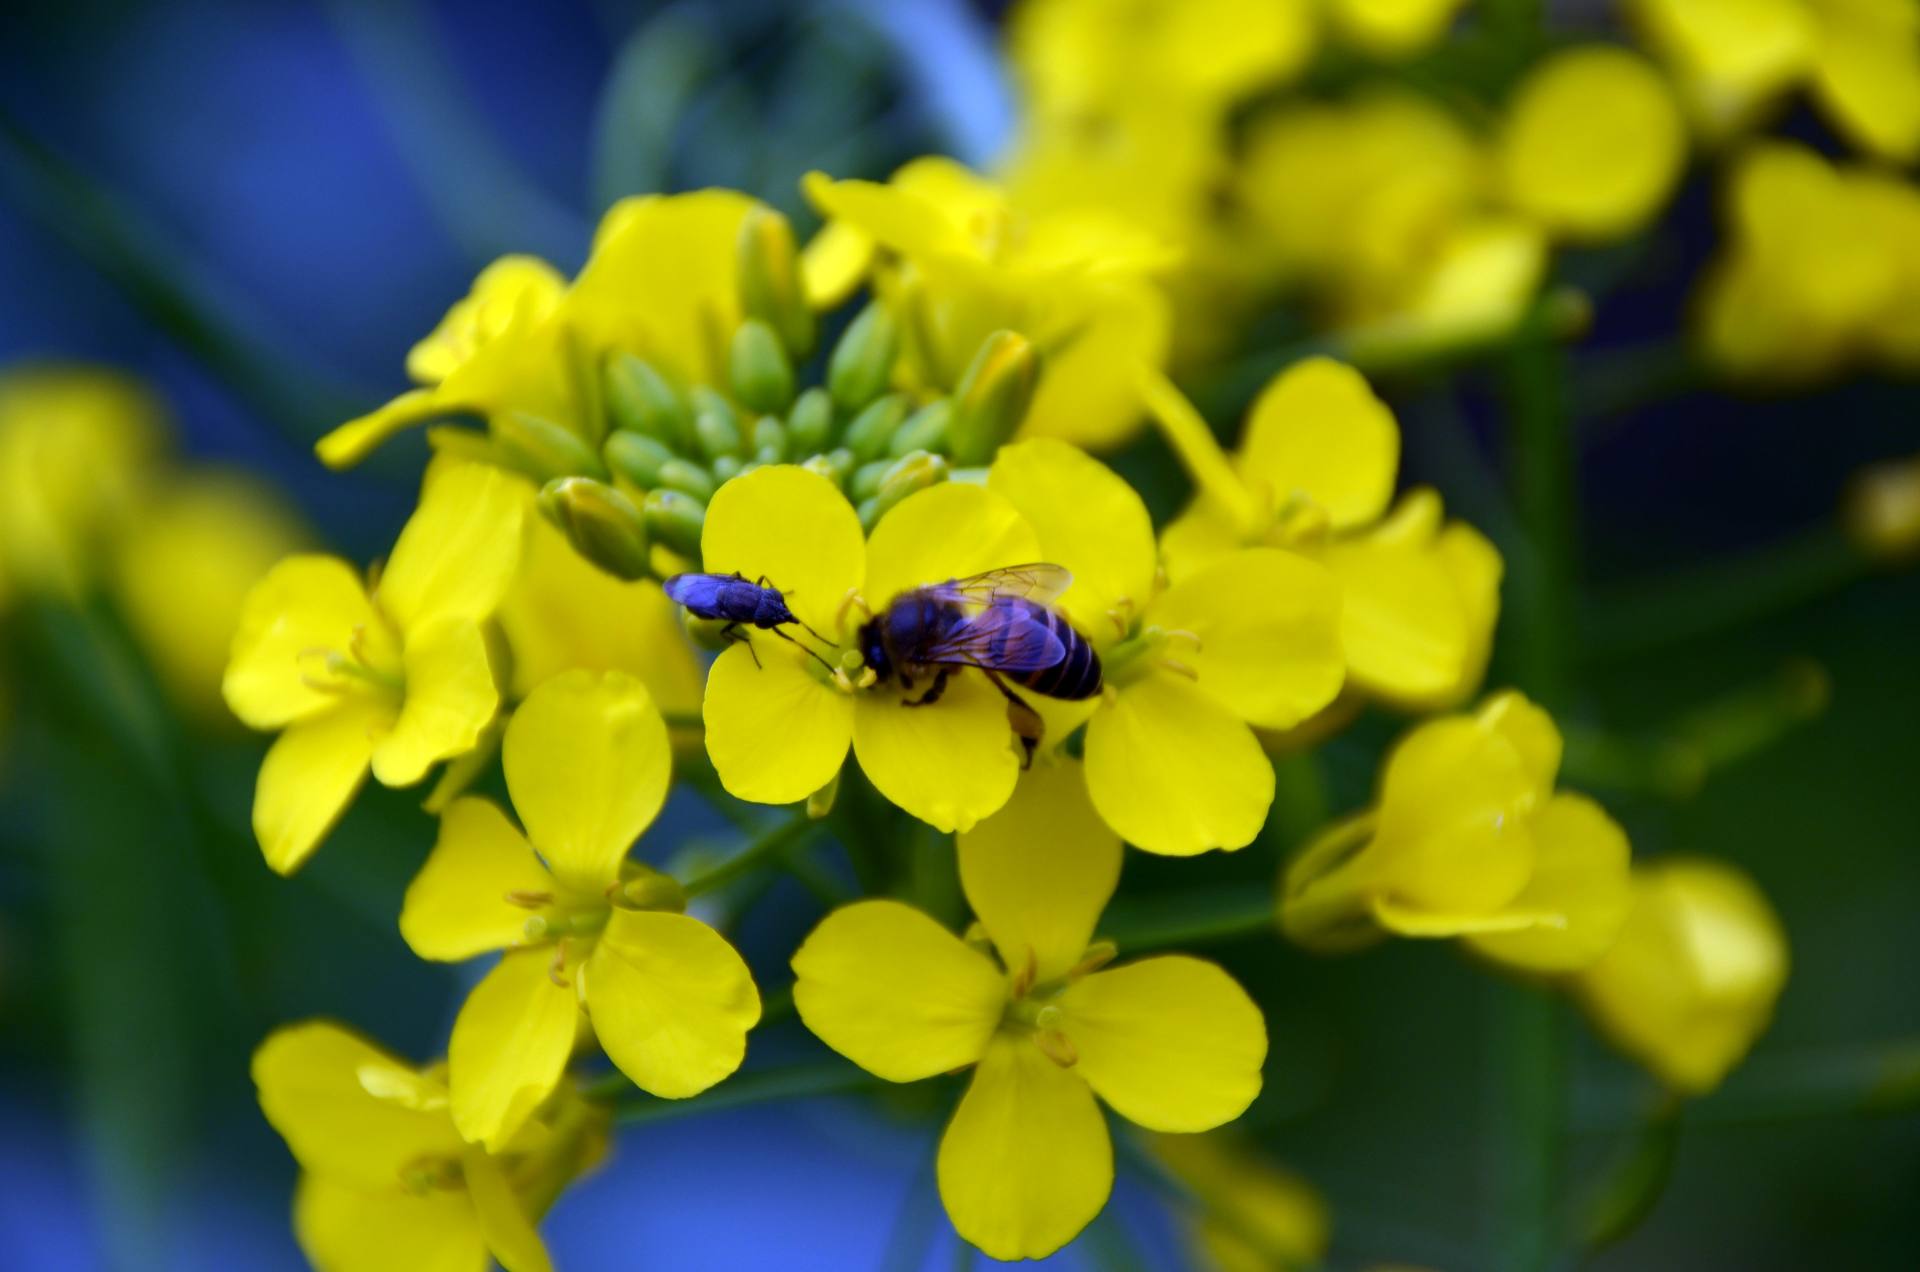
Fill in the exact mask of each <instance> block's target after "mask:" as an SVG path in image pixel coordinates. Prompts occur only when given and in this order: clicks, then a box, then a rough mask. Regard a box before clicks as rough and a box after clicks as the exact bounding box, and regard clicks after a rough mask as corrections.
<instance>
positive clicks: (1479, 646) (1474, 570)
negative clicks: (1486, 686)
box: [1417, 521, 1506, 708]
mask: <svg viewBox="0 0 1920 1272" xmlns="http://www.w3.org/2000/svg"><path fill="white" fill-rule="evenodd" d="M1439 547H1440V559H1441V560H1442V561H1443V562H1444V563H1445V564H1446V567H1447V573H1448V574H1449V575H1450V576H1452V578H1453V590H1454V592H1455V593H1456V594H1457V595H1458V596H1459V597H1460V603H1461V606H1462V610H1463V612H1464V613H1465V615H1466V620H1467V656H1466V659H1465V661H1464V662H1463V663H1462V665H1461V674H1460V679H1459V681H1457V682H1456V683H1455V684H1453V685H1450V686H1448V687H1447V689H1446V690H1445V691H1444V693H1442V694H1441V695H1439V696H1437V697H1435V698H1432V699H1429V700H1427V701H1426V702H1424V703H1420V704H1417V705H1421V706H1427V707H1431V708H1441V707H1451V706H1453V705H1455V704H1456V703H1458V702H1459V701H1461V700H1462V699H1465V698H1467V697H1470V696H1472V695H1473V694H1474V693H1475V692H1477V691H1478V690H1479V688H1480V684H1481V682H1482V681H1483V680H1484V679H1485V678H1486V674H1487V658H1488V656H1489V655H1490V654H1491V653H1492V652H1493V633H1494V629H1495V628H1496V627H1497V626H1498V625H1499V622H1500V580H1501V577H1502V576H1503V575H1504V574H1505V573H1506V562H1505V561H1503V560H1502V559H1501V557H1500V550H1499V549H1498V548H1496V547H1494V546H1493V543H1492V542H1491V541H1490V540H1489V539H1488V538H1487V537H1486V536H1485V535H1483V534H1481V533H1480V532H1479V531H1478V530H1475V529H1474V528H1473V527H1472V526H1470V525H1467V524H1466V523H1465V522H1461V521H1455V522H1452V523H1451V524H1449V525H1447V526H1446V527H1445V528H1444V529H1442V530H1441V531H1440V540H1439Z"/></svg>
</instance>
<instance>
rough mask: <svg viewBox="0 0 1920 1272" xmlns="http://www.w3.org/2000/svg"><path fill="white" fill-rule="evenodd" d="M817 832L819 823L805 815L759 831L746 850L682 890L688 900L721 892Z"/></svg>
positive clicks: (698, 876)
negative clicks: (717, 891) (763, 863)
mask: <svg viewBox="0 0 1920 1272" xmlns="http://www.w3.org/2000/svg"><path fill="white" fill-rule="evenodd" d="M819 832H820V823H818V822H816V821H811V820H809V819H808V817H807V816H806V814H804V813H800V814H797V815H795V816H794V817H791V818H789V819H788V820H786V821H784V822H782V823H780V824H779V825H778V826H775V827H773V828H772V829H771V830H766V831H762V832H761V833H760V835H759V837H758V838H756V839H754V840H753V841H752V842H751V843H749V844H748V845H747V846H746V847H745V848H742V849H741V850H740V851H739V852H737V853H735V854H734V855H733V856H731V857H729V858H727V859H726V860H725V861H723V862H721V863H720V864H719V865H717V866H715V867H714V868H713V869H711V870H709V871H707V872H706V873H705V874H701V875H695V876H694V877H693V878H691V879H689V880H687V881H686V882H685V883H684V884H682V885H681V886H682V887H683V888H684V889H685V890H686V893H687V895H688V896H690V897H697V896H699V895H700V894H701V893H703V892H712V891H713V890H714V889H715V888H724V887H725V886H727V885H728V884H730V883H732V882H733V881H734V880H736V879H738V878H740V877H742V876H743V875H745V874H747V873H748V872H749V871H751V870H753V869H754V868H755V867H757V866H758V865H760V863H761V862H763V861H765V860H767V859H768V858H769V857H774V856H777V855H779V854H780V853H783V852H785V851H786V850H787V849H789V848H792V847H797V846H799V845H800V844H803V843H805V842H806V841H807V840H808V839H810V838H812V837H813V836H814V835H816V834H818V833H819Z"/></svg>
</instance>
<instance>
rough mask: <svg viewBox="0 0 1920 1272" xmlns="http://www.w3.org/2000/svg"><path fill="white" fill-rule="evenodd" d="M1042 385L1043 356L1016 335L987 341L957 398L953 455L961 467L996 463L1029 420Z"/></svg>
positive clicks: (950, 429) (951, 426)
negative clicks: (1035, 394)
mask: <svg viewBox="0 0 1920 1272" xmlns="http://www.w3.org/2000/svg"><path fill="white" fill-rule="evenodd" d="M1039 381H1040V355H1039V353H1038V351H1037V350H1035V349H1034V347H1033V342H1032V341H1030V340H1028V339H1027V338H1026V337H1025V336H1023V335H1021V334H1020V333H1018V332H1015V331H996V332H994V333H993V334H992V335H990V336H988V337H987V338H986V340H984V341H983V342H981V345H980V351H979V352H978V353H976V354H974V355H973V363H972V365H971V366H969V367H968V368H967V373H966V374H965V375H963V376H961V377H960V386H959V387H958V388H957V389H955V390H954V393H953V418H952V419H951V420H950V421H949V422H948V425H947V450H948V453H950V454H951V455H952V456H953V459H954V462H955V463H957V464H984V463H986V462H987V461H988V460H990V459H992V458H993V453H994V452H995V451H997V450H999V449H1000V447H1001V446H1002V445H1004V444H1005V443H1006V442H1007V440H1008V439H1010V438H1011V437H1012V436H1013V434H1014V430H1016V429H1018V428H1019V427H1020V421H1022V420H1024V419H1025V418H1026V417H1027V407H1028V406H1030V405H1031V404H1032V402H1033V390H1034V387H1035V385H1037V384H1038V383H1039Z"/></svg>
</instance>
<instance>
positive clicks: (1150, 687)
mask: <svg viewBox="0 0 1920 1272" xmlns="http://www.w3.org/2000/svg"><path fill="white" fill-rule="evenodd" d="M1086 765H1087V770H1086V771H1087V792H1088V794H1089V795H1091V796H1092V798H1093V806H1094V807H1095V808H1097V809H1099V810H1100V816H1101V818H1102V819H1104V820H1105V821H1106V823H1107V825H1109V826H1111V827H1113V828H1114V830H1116V831H1117V832H1119V834H1120V837H1121V838H1122V839H1124V840H1126V841H1127V842H1128V843H1130V844H1133V845H1134V846H1135V847H1138V848H1143V849H1145V850H1146V851H1148V852H1157V853H1165V854H1167V855H1168V856H1175V857H1186V856H1191V855H1193V854H1195V853H1201V852H1206V851H1207V850H1208V849H1211V848H1227V849H1233V848H1244V847H1246V846H1247V845H1248V844H1250V843H1252V842H1253V837H1254V836H1255V835H1257V834H1259V833H1260V827H1261V825H1262V824H1263V823H1264V822H1265V821H1266V820H1267V809H1268V808H1269V807H1270V806H1271V805H1272V803H1273V766H1272V765H1271V764H1270V763H1268V761H1267V756H1266V753H1265V752H1264V751H1262V750H1261V749H1260V742H1259V740H1258V739H1257V738H1255V737H1254V735H1253V730H1252V729H1250V728H1248V727H1247V725H1246V724H1245V723H1244V722H1243V721H1241V720H1240V719H1238V718H1237V717H1235V716H1234V714H1233V713H1232V712H1230V711H1228V710H1227V709H1226V708H1224V707H1222V706H1220V705H1219V703H1217V702H1215V701H1214V700H1213V699H1212V698H1211V697H1209V696H1207V695H1206V694H1205V693H1202V692H1201V691H1200V689H1199V688H1198V687H1197V686H1196V685H1193V684H1191V683H1189V682H1188V681H1185V680H1183V679H1181V678H1179V677H1178V676H1175V675H1173V674H1172V673H1170V672H1155V673H1153V674H1152V675H1149V676H1147V677H1146V678H1144V679H1142V680H1139V681H1136V682H1135V683H1133V684H1131V685H1128V686H1126V687H1125V688H1124V689H1121V690H1119V691H1118V693H1117V695H1116V696H1115V698H1114V699H1113V701H1112V702H1111V703H1110V704H1109V705H1107V706H1104V707H1103V708H1102V709H1101V710H1099V711H1097V712H1095V713H1094V716H1093V719H1092V720H1090V721H1089V722H1088V724H1087V743H1086Z"/></svg>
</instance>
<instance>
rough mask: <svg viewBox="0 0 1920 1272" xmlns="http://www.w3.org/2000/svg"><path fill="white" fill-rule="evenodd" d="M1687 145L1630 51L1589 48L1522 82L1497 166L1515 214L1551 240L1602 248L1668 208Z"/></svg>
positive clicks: (1652, 74)
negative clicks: (1549, 234) (1548, 233)
mask: <svg viewBox="0 0 1920 1272" xmlns="http://www.w3.org/2000/svg"><path fill="white" fill-rule="evenodd" d="M1686 147H1687V143H1686V126H1685V123H1684V122H1683V121H1682V120H1681V118H1680V108H1679V106H1678V105H1676V104H1675V102H1674V100H1673V94H1672V93H1671V92H1670V91H1669V89H1668V88H1667V84H1666V81H1665V80H1663V79H1662V78H1661V77H1660V75H1659V73H1658V72H1657V71H1655V70H1654V69H1653V67H1652V66H1650V65H1648V64H1647V62H1646V61H1645V60H1644V59H1642V58H1641V57H1639V56H1638V55H1637V54H1633V53H1629V52H1627V51H1626V50H1624V49H1618V48H1613V47H1610V46H1607V45H1601V44H1594V45H1587V46H1584V47H1577V48H1572V49H1567V50H1565V51H1563V52H1560V53H1556V54H1554V55H1553V56H1552V57H1550V58H1547V59H1546V60H1545V61H1543V62H1541V63H1540V64H1539V65H1538V66H1536V67H1535V68H1534V69H1533V70H1532V71H1530V72H1529V73H1528V75H1527V77H1526V79H1524V80H1523V81H1521V83H1520V86H1519V87H1518V88H1517V89H1515V90H1514V97H1513V101H1512V102H1511V104H1510V105H1509V107H1508V113H1507V117H1506V119H1505V121H1504V122H1503V124H1502V126H1501V134H1500V142H1499V150H1498V155H1497V161H1498V163H1499V166H1500V178H1501V183H1502V185H1503V187H1504V190H1505V195H1506V199H1507V201H1508V203H1509V204H1510V205H1511V206H1512V207H1513V208H1514V209H1515V210H1516V211H1518V212H1520V213H1521V214H1523V215H1525V216H1527V217H1530V218H1532V219H1533V220H1534V221H1536V222H1538V223H1539V224H1541V225H1543V226H1545V227H1546V228H1547V229H1548V230H1549V231H1551V232H1552V233H1554V234H1556V235H1558V236H1561V237H1564V238H1568V239H1574V240H1578V241H1582V242H1605V241H1607V240H1609V239H1615V238H1620V237H1623V236H1625V235H1627V234H1630V233H1632V232H1633V231H1635V230H1637V229H1639V228H1640V227H1641V226H1642V225H1644V224H1645V223H1646V222H1647V220H1648V219H1649V218H1651V217H1652V216H1653V215H1654V214H1655V213H1656V212H1658V211H1659V210H1660V208H1661V207H1662V206H1663V205H1664V204H1665V203H1666V201H1667V198H1668V196H1669V195H1670V194H1672V193H1673V187H1674V184H1675V182H1677V181H1678V180H1679V179H1680V171H1681V168H1682V166H1683V165H1684V164H1685V162H1686V154H1687V149H1686Z"/></svg>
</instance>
